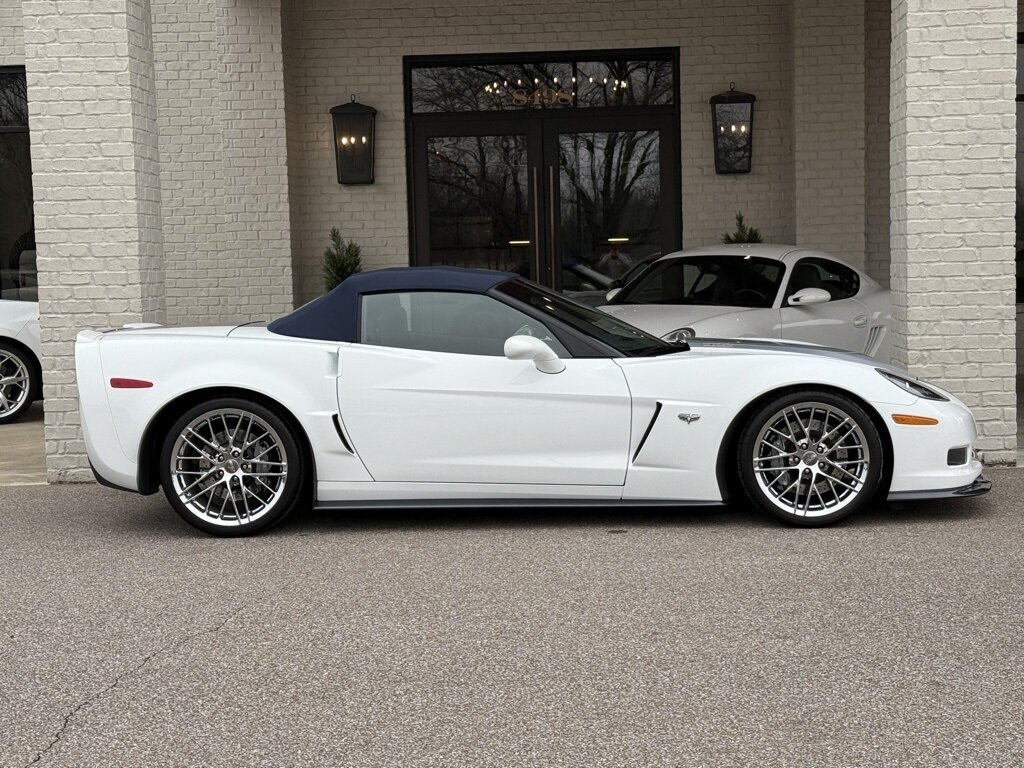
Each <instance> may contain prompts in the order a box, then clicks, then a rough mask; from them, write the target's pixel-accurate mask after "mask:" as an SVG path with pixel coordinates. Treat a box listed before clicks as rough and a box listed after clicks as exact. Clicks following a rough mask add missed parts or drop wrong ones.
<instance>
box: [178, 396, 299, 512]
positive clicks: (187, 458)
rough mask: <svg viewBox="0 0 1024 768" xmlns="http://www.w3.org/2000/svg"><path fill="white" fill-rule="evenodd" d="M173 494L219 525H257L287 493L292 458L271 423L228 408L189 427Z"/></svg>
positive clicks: (210, 413)
mask: <svg viewBox="0 0 1024 768" xmlns="http://www.w3.org/2000/svg"><path fill="white" fill-rule="evenodd" d="M169 461H170V467H169V469H170V479H171V486H172V490H173V493H174V494H175V495H176V496H177V498H178V501H179V502H180V503H181V504H182V506H184V508H185V509H187V510H188V511H189V512H190V513H191V514H193V515H195V516H196V517H198V518H199V519H200V520H203V521H204V522H206V523H209V524H212V525H215V526H240V525H246V524H249V523H252V522H254V521H256V520H259V519H260V518H262V517H264V516H265V515H267V514H268V513H269V512H270V511H271V510H273V509H274V507H275V505H277V503H278V502H279V501H280V499H281V496H282V494H284V492H285V486H286V484H287V480H288V454H287V451H286V449H285V445H284V442H283V441H282V439H281V435H280V434H279V433H278V432H277V430H275V429H274V427H272V426H271V425H270V424H269V423H268V422H267V421H266V420H265V419H263V418H261V417H260V416H258V415H256V414H254V413H251V412H249V411H246V410H243V409H235V408H222V409H217V410H211V411H207V412H205V413H203V414H202V415H200V416H198V417H197V418H195V419H192V420H191V421H190V422H188V423H187V424H186V425H185V427H184V428H183V429H182V430H181V431H180V433H179V434H178V436H177V438H176V440H175V442H174V445H173V447H172V448H171V452H170V459H169Z"/></svg>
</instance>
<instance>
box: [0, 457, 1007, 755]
mask: <svg viewBox="0 0 1024 768" xmlns="http://www.w3.org/2000/svg"><path fill="white" fill-rule="evenodd" d="M988 474H989V476H990V477H991V478H992V479H993V480H994V481H995V489H994V490H993V492H992V493H991V494H990V495H989V496H988V497H985V498H981V499H972V500H965V501H961V502H958V503H949V502H943V503H928V504H923V505H915V506H906V507H903V508H899V509H890V508H886V507H880V508H878V509H874V510H871V511H869V512H867V513H865V514H862V515H860V516H859V517H857V518H855V519H853V520H850V521H848V522H847V523H845V524H842V525H840V526H838V527H834V528H830V529H822V530H799V529H792V528H787V527H783V526H781V525H779V524H776V523H775V522H773V521H772V520H769V519H768V518H764V517H762V516H760V515H758V514H757V513H755V512H753V511H751V510H749V509H746V508H742V507H739V508H732V509H724V510H711V509H692V510H678V511H675V510H665V509H659V510H653V511H651V510H642V509H623V510H616V511H602V512H599V513H588V512H585V511H565V510H558V511H551V510H545V511H521V510H500V511H485V510H460V511H445V510H430V511H423V512H376V513H372V514H371V513H358V514H341V513H313V512H309V513H305V514H301V515H298V516H296V517H293V518H292V519H290V520H289V521H288V522H287V523H286V524H285V525H283V526H281V527H279V528H277V529H275V530H273V531H271V532H270V533H268V534H266V535H263V536H260V537H257V538H252V539H240V540H219V539H215V538H211V537H209V536H206V535H204V534H201V533H199V532H197V531H195V530H193V529H191V528H189V527H188V526H187V525H185V523H183V522H182V521H181V520H179V519H178V517H177V516H176V515H174V513H173V512H172V511H171V509H170V507H169V506H168V505H167V503H166V502H165V500H164V499H163V498H162V497H161V496H153V497H149V498H141V497H136V496H131V495H127V494H121V493H117V492H114V491H110V490H107V489H104V488H100V487H98V486H49V487H48V486H28V487H6V488H0V511H2V514H3V524H4V533H3V536H2V542H0V632H2V634H0V765H2V766H12V767H18V766H28V765H38V766H90V767H93V766H146V767H147V768H149V767H152V766H246V767H247V768H248V767H252V766H313V765H323V766H375V767H376V766H403V767H412V766H588V767H589V766H715V767H716V768H717V767H719V766H808V767H812V766H813V768H821V767H823V766H844V767H847V766H957V767H958V768H961V767H964V766H986V767H987V768H991V767H994V766H1021V765H1024V734H1022V724H1024V640H1022V637H1024V634H1022V630H1024V618H1022V609H1024V567H1022V565H1024V556H1022V552H1021V542H1022V534H1024V501H1022V499H1024V471H1022V470H992V471H990V472H989V473H988Z"/></svg>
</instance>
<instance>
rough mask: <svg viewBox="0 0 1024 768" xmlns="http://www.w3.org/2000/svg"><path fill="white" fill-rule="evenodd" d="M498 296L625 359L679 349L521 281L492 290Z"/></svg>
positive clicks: (611, 318)
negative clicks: (567, 327)
mask: <svg viewBox="0 0 1024 768" xmlns="http://www.w3.org/2000/svg"><path fill="white" fill-rule="evenodd" d="M495 290H496V291H498V292H499V293H504V294H505V295H507V296H511V297H512V298H513V299H516V300H518V301H521V302H523V303H524V304H528V305H529V306H531V307H533V308H534V309H536V310H538V311H540V312H543V313H544V314H546V315H550V316H551V317H554V318H557V319H558V320H559V321H561V322H563V323H565V324H566V325H568V326H569V327H571V328H574V329H576V330H577V331H579V332H580V333H583V334H586V335H587V336H590V337H591V338H593V339H597V340H598V341H601V342H603V343H604V344H607V345H608V346H609V347H611V348H612V349H614V350H616V351H617V352H619V353H620V354H622V355H625V356H627V357H640V356H643V355H661V354H668V353H671V352H678V351H679V348H678V347H677V346H675V345H673V344H669V343H668V342H665V341H662V340H661V339H659V338H658V337H657V336H652V335H651V334H649V333H647V332H646V331H641V330H640V329H639V328H636V327H635V326H632V325H630V324H629V323H624V322H622V321H621V320H619V319H618V318H616V317H612V316H611V315H609V314H606V313H604V312H601V311H600V310H597V309H593V308H591V307H588V306H586V305H585V304H579V303H577V302H575V301H572V300H571V299H567V298H565V297H564V296H562V295H560V294H557V293H555V292H554V291H549V290H547V289H546V288H541V287H540V286H539V285H537V284H536V283H528V282H526V281H524V280H509V281H508V282H507V283H502V284H501V285H499V286H497V288H495Z"/></svg>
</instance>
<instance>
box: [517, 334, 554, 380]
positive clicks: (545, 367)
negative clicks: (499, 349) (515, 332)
mask: <svg viewBox="0 0 1024 768" xmlns="http://www.w3.org/2000/svg"><path fill="white" fill-rule="evenodd" d="M505 357H507V358H508V359H509V360H533V364H534V365H535V366H537V370H538V371H540V372H541V373H561V372H562V371H564V370H565V363H563V362H562V361H561V360H559V359H558V355H556V354H555V351H554V350H553V349H551V347H549V346H548V345H547V344H545V343H544V342H543V341H541V340H540V339H538V338H535V337H533V336H513V337H511V338H510V339H507V340H506V341H505Z"/></svg>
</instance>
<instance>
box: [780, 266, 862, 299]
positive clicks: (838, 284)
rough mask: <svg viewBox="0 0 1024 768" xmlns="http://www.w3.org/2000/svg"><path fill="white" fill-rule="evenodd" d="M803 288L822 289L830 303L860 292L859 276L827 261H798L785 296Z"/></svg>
mask: <svg viewBox="0 0 1024 768" xmlns="http://www.w3.org/2000/svg"><path fill="white" fill-rule="evenodd" d="M804 288H823V289H825V290H826V291H828V292H829V295H830V296H831V297H832V301H838V300H839V299H848V298H850V297H851V296H856V295H857V292H858V291H859V290H860V275H858V274H857V272H856V271H855V270H853V269H850V268H849V267H844V266H843V265H842V264H839V263H837V262H834V261H831V260H829V259H800V261H798V262H797V264H796V266H795V267H793V276H792V277H791V278H790V280H789V290H787V291H786V295H787V296H792V295H793V294H794V293H796V292H797V291H801V290H803V289H804Z"/></svg>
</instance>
